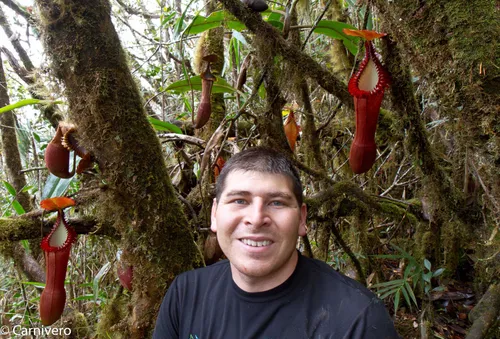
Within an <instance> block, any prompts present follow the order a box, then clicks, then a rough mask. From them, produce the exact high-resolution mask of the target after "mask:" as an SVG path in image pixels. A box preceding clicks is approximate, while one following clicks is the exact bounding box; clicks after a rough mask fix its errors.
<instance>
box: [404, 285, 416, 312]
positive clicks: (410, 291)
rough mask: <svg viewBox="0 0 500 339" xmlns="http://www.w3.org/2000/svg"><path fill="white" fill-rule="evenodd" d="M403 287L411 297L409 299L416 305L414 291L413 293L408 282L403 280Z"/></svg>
mask: <svg viewBox="0 0 500 339" xmlns="http://www.w3.org/2000/svg"><path fill="white" fill-rule="evenodd" d="M405 287H406V290H407V291H408V294H409V295H410V297H411V300H413V303H414V304H415V306H417V307H418V303H417V298H415V293H413V289H412V288H411V286H410V284H408V282H405ZM410 307H411V306H410Z"/></svg>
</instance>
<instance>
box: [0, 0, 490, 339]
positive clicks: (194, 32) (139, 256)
mask: <svg viewBox="0 0 500 339" xmlns="http://www.w3.org/2000/svg"><path fill="white" fill-rule="evenodd" d="M251 3H252V4H254V3H255V2H251ZM268 5H269V9H268V10H266V11H264V12H262V13H255V12H253V11H252V10H250V9H249V8H248V7H247V6H245V5H244V4H243V3H240V2H238V1H236V0H220V1H210V0H207V1H205V2H203V1H194V0H191V1H181V0H173V1H172V2H169V1H160V0H158V1H141V0H137V1H131V0H113V1H111V2H108V1H106V0H91V1H83V0H61V1H49V0H37V1H35V2H34V3H31V2H30V1H23V2H22V3H18V2H16V1H14V0H1V2H0V26H1V27H2V30H3V33H2V34H3V35H2V39H1V43H0V45H1V46H0V52H1V53H0V56H1V60H2V62H1V63H0V82H1V84H2V86H1V87H0V107H6V106H9V105H13V106H9V107H8V109H5V108H4V109H0V112H2V113H1V114H0V132H1V137H2V140H1V141H2V164H1V165H2V168H3V172H2V173H1V180H2V181H3V188H2V190H1V192H0V199H1V200H0V203H1V213H2V216H1V218H0V241H1V242H0V244H1V246H0V251H1V254H2V260H1V262H0V265H1V268H2V275H1V277H0V279H1V280H0V298H1V299H0V310H1V311H0V312H1V322H2V326H3V325H6V326H8V327H9V328H12V327H13V326H15V325H22V326H25V327H41V325H40V319H39V313H38V303H39V300H40V293H41V291H42V289H43V287H44V281H45V270H44V260H43V252H42V251H41V249H40V241H41V238H42V236H44V235H46V234H48V233H49V232H50V229H51V226H52V225H53V224H54V221H55V217H54V216H53V215H52V214H49V213H43V212H42V210H41V209H40V208H39V206H40V201H41V200H42V199H45V198H49V197H54V196H62V195H66V196H71V197H72V198H73V199H75V201H76V206H75V208H73V209H71V210H70V211H69V213H68V214H67V216H68V221H69V223H70V224H71V225H72V226H74V227H75V229H76V231H77V233H78V234H79V236H78V240H77V242H76V243H75V244H74V245H73V249H72V254H71V257H70V262H69V266H68V271H67V276H66V284H65V286H66V292H67V307H66V309H65V312H64V314H63V316H62V318H61V320H59V321H58V322H56V323H55V324H54V325H53V326H57V327H69V328H71V329H72V335H71V337H75V338H84V337H85V338H87V337H106V338H108V337H112V338H119V337H122V338H145V337H148V336H150V335H151V333H152V330H153V328H154V321H155V319H156V314H157V310H158V307H159V303H160V301H161V298H162V297H163V295H164V293H165V291H166V288H167V287H168V285H169V284H170V283H171V281H172V280H173V278H174V277H175V276H176V275H177V274H179V273H181V272H183V271H186V270H189V269H192V268H196V267H200V266H203V265H204V264H210V263H212V262H214V261H215V260H217V259H218V257H219V256H220V250H219V248H218V247H217V245H216V242H215V241H214V239H215V238H214V235H213V234H211V233H210V231H209V211H210V206H211V201H212V197H213V193H214V192H213V188H214V176H216V175H217V171H218V169H219V167H220V166H221V165H222V160H221V159H228V158H229V157H230V156H231V154H234V153H236V152H238V151H240V150H242V149H244V148H247V147H250V146H253V145H267V146H270V147H273V148H276V149H278V150H280V151H282V152H284V153H286V154H288V155H289V156H291V157H292V158H293V159H294V162H295V163H296V165H297V167H298V168H299V169H300V173H301V176H302V179H303V182H304V186H305V196H306V203H307V204H308V206H309V211H310V213H309V214H310V215H309V222H308V226H309V233H308V235H307V237H303V238H302V239H301V240H300V249H301V250H302V251H303V253H304V254H305V255H308V256H312V257H315V258H318V259H321V260H324V261H326V262H328V263H329V264H330V265H332V266H333V267H334V268H335V269H337V270H339V271H341V272H343V273H344V274H347V275H349V276H351V277H353V278H354V279H357V280H359V281H360V282H362V283H363V284H365V285H367V286H368V287H369V288H371V289H372V290H373V291H374V292H376V293H378V295H379V296H380V297H381V298H382V299H383V300H384V301H385V303H386V305H387V307H388V309H389V310H390V313H391V315H393V316H394V320H395V323H396V326H397V328H398V331H399V333H400V334H401V335H402V336H403V337H404V338H434V337H436V338H464V337H467V338H498V337H500V330H499V327H500V326H499V321H498V316H499V309H500V284H499V277H500V235H499V234H498V230H499V228H500V194H499V193H500V180H499V177H500V176H499V174H500V173H499V165H500V152H499V147H500V142H499V141H500V139H499V132H500V121H499V116H498V112H499V107H500V95H499V93H500V60H499V55H500V50H499V45H498V37H499V36H500V27H499V20H498V19H499V8H500V7H499V4H498V2H497V1H493V0H468V1H465V0H455V1H432V0H429V1H413V0H412V1H410V0H399V1H385V0H365V1H354V0H352V1H351V0H346V1H338V0H329V1H319V0H318V1H313V0H312V1H307V0H300V1H297V0H293V1H288V2H287V1H284V2H279V1H275V2H268ZM343 28H358V29H373V30H377V31H381V32H385V33H387V36H386V37H384V38H382V39H378V40H377V41H375V45H376V49H377V51H378V52H379V53H380V55H381V59H382V62H383V64H384V67H385V68H386V69H387V71H388V72H389V73H390V75H391V86H390V88H389V89H388V90H387V92H386V94H385V99H384V102H383V104H382V107H383V108H382V109H381V111H380V116H379V121H378V129H377V134H376V142H377V147H378V148H377V158H376V161H375V164H374V165H373V167H372V168H371V170H369V171H368V172H366V173H364V174H354V173H353V172H352V170H351V169H350V166H349V162H348V156H349V148H350V145H351V143H352V140H353V136H354V130H355V113H354V104H353V98H352V97H351V96H350V95H349V93H348V91H347V82H348V80H349V78H350V76H351V74H352V73H353V72H354V70H355V69H356V68H357V66H358V64H359V62H360V60H361V59H362V58H363V55H364V49H363V44H362V42H361V40H360V39H359V38H356V37H350V36H347V35H345V34H344V33H343ZM208 55H216V56H217V60H216V61H215V62H212V63H211V70H212V73H213V74H214V75H215V76H216V77H217V81H215V82H214V84H213V92H212V94H211V97H210V101H211V106H212V110H211V116H210V120H209V121H208V123H207V124H206V125H205V126H204V127H203V128H201V129H194V128H193V122H194V119H195V116H196V113H197V109H198V106H199V103H200V100H201V91H200V89H201V82H202V80H201V79H200V74H201V73H203V71H204V70H205V69H206V67H207V62H206V61H204V60H203V58H204V57H206V56H208ZM12 108H14V109H12ZM292 112H293V113H294V117H295V119H296V122H297V123H298V124H299V125H300V126H301V128H300V129H301V132H300V138H299V140H298V141H297V143H296V146H295V149H294V150H292V148H291V147H290V145H289V141H288V139H287V136H286V134H285V129H284V128H283V124H284V121H285V119H287V118H289V120H288V121H289V122H290V121H291V117H290V116H291V115H292ZM59 121H65V122H67V123H72V124H74V125H75V126H76V130H77V132H76V137H77V139H78V142H79V144H80V145H81V146H83V147H85V149H86V150H87V151H88V152H89V154H90V157H91V159H92V160H93V165H92V166H91V168H89V169H87V170H85V171H84V172H83V173H81V174H77V175H75V176H73V177H71V178H67V179H61V178H58V177H55V176H54V175H52V174H50V173H49V172H48V171H47V169H46V168H45V164H44V151H45V148H46V147H47V145H48V143H49V142H50V140H51V139H52V137H53V136H54V134H55V128H56V127H57V126H58V124H59ZM292 122H293V121H292ZM124 272H125V273H124ZM117 273H118V274H117ZM118 275H120V279H119V278H118ZM120 282H121V284H120ZM207 283H210V282H207Z"/></svg>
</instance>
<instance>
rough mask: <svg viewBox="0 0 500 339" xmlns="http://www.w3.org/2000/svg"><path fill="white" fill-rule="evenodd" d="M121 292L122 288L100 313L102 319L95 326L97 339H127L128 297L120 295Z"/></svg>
mask: <svg viewBox="0 0 500 339" xmlns="http://www.w3.org/2000/svg"><path fill="white" fill-rule="evenodd" d="M121 290H122V288H120V291H119V292H118V293H117V295H116V296H115V297H114V298H113V299H112V300H111V301H110V302H109V304H107V305H106V307H105V308H104V311H103V312H102V317H101V319H100V321H99V322H98V324H97V337H98V338H117V339H121V338H128V335H127V331H126V328H127V326H126V321H127V315H128V314H129V313H130V309H129V307H128V302H129V299H130V296H129V295H126V294H123V293H121Z"/></svg>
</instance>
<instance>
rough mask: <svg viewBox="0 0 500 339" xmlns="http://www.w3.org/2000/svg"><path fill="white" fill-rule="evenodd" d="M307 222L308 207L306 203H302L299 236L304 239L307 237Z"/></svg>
mask: <svg viewBox="0 0 500 339" xmlns="http://www.w3.org/2000/svg"><path fill="white" fill-rule="evenodd" d="M306 220H307V206H306V204H305V203H302V206H300V223H299V235H300V236H302V237H303V236H305V235H306V233H307V225H306Z"/></svg>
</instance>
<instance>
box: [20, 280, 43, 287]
mask: <svg viewBox="0 0 500 339" xmlns="http://www.w3.org/2000/svg"><path fill="white" fill-rule="evenodd" d="M21 284H23V285H31V286H35V287H36V288H45V284H44V283H41V282H36V281H22V282H21Z"/></svg>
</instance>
